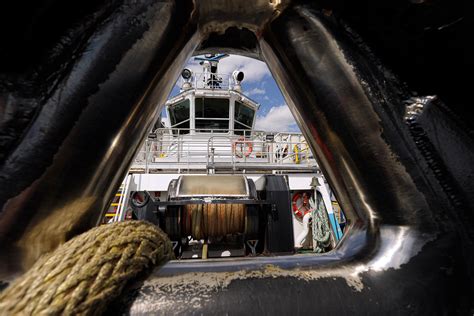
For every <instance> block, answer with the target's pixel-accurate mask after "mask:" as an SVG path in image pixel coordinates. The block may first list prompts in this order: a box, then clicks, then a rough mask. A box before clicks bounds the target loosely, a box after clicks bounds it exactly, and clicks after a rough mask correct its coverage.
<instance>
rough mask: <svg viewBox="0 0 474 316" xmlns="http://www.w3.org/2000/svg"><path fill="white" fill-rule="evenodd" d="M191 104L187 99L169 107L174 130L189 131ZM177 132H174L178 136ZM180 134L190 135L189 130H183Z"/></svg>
mask: <svg viewBox="0 0 474 316" xmlns="http://www.w3.org/2000/svg"><path fill="white" fill-rule="evenodd" d="M189 104H190V102H189V100H188V99H185V100H183V101H181V102H178V103H176V104H175V105H172V106H170V107H169V115H170V122H171V127H172V128H183V129H189V109H190V106H189ZM176 132H177V131H173V133H175V134H176ZM179 133H180V134H188V133H189V130H181V131H180V132H179Z"/></svg>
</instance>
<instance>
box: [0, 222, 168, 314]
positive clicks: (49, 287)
mask: <svg viewBox="0 0 474 316" xmlns="http://www.w3.org/2000/svg"><path fill="white" fill-rule="evenodd" d="M171 256H172V247H171V243H170V241H169V240H168V237H167V236H166V235H165V234H164V233H163V232H162V231H161V230H160V229H159V228H157V227H156V226H154V225H152V224H150V223H147V222H139V221H127V222H118V223H114V224H110V225H104V226H100V227H96V228H93V229H91V230H89V231H87V232H85V233H83V234H81V235H79V236H76V237H75V238H73V239H71V240H70V241H68V242H67V243H65V244H63V245H61V246H60V247H58V248H57V249H56V250H55V251H54V252H52V253H50V254H48V255H45V256H43V257H42V258H40V260H38V261H37V262H36V264H35V265H34V266H33V267H32V268H31V269H30V270H29V271H28V272H27V273H25V274H24V275H23V276H22V277H20V278H19V279H18V280H16V281H15V282H14V283H13V284H11V285H10V286H9V287H8V288H7V289H6V290H5V291H4V292H2V293H1V294H0V315H18V314H19V315H37V314H41V315H43V314H46V315H72V314H74V315H76V314H79V315H98V314H101V313H102V312H103V311H104V310H105V308H106V307H107V304H108V303H109V302H111V301H112V300H113V299H114V298H116V297H118V296H119V295H120V293H121V291H122V289H123V287H124V286H125V285H126V284H127V281H129V280H132V279H133V278H134V277H135V276H136V275H137V274H138V273H140V272H142V271H144V270H145V269H146V268H147V267H149V266H151V265H155V264H159V263H162V262H164V261H165V260H168V259H170V258H171Z"/></svg>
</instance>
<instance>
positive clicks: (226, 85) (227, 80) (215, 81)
mask: <svg viewBox="0 0 474 316" xmlns="http://www.w3.org/2000/svg"><path fill="white" fill-rule="evenodd" d="M193 78H194V87H195V88H198V89H231V88H232V85H233V79H232V76H230V75H229V74H220V73H210V72H204V73H194V76H193Z"/></svg>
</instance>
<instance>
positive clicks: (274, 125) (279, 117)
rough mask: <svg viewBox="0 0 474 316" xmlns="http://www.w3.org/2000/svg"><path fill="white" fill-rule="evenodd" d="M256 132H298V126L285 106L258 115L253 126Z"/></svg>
mask: <svg viewBox="0 0 474 316" xmlns="http://www.w3.org/2000/svg"><path fill="white" fill-rule="evenodd" d="M255 126H256V129H257V130H263V131H270V132H275V131H278V132H290V131H298V126H297V125H296V121H295V119H294V118H293V115H292V114H291V112H290V109H289V108H288V106H287V105H280V106H275V107H272V108H271V109H270V111H268V113H267V114H266V115H263V116H261V115H258V116H257V122H256V124H255Z"/></svg>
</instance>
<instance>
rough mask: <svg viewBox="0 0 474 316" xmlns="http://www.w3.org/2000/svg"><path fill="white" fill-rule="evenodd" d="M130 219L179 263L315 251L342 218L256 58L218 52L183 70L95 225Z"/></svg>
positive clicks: (332, 240)
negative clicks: (166, 245)
mask: <svg viewBox="0 0 474 316" xmlns="http://www.w3.org/2000/svg"><path fill="white" fill-rule="evenodd" d="M157 106H159V105H157ZM130 219H145V220H149V221H151V222H154V223H155V224H157V225H159V226H160V227H161V228H162V229H163V230H164V231H165V232H166V233H167V234H168V236H169V237H170V239H171V240H172V241H173V243H174V246H175V254H176V256H177V258H179V259H193V258H199V259H203V258H222V257H248V256H265V255H270V256H272V255H275V254H289V253H292V254H301V253H324V252H328V251H330V250H332V249H334V248H335V246H336V245H337V243H338V242H339V240H340V239H341V238H342V236H343V232H344V228H345V223H346V218H345V216H344V214H343V212H342V211H341V208H340V207H339V204H338V202H337V200H336V198H335V195H334V194H333V192H332V190H331V188H330V187H329V185H328V183H327V181H326V179H325V178H324V176H323V174H322V172H321V171H320V169H319V166H318V163H317V161H316V159H315V157H314V155H313V153H312V152H311V149H310V147H309V144H308V142H307V141H306V139H305V137H304V136H303V134H302V133H301V131H300V130H299V128H298V125H297V123H296V121H295V119H294V117H293V115H292V113H291V112H290V110H289V108H288V106H287V105H286V103H285V99H284V97H283V95H282V93H281V91H280V89H279V88H278V85H277V84H276V82H275V80H274V79H273V77H272V75H271V73H270V71H269V69H268V67H267V66H266V64H265V63H264V62H262V61H260V60H257V59H253V58H249V57H243V56H240V55H227V54H206V55H198V56H195V57H192V58H191V59H189V60H188V62H187V64H186V65H185V67H184V68H183V71H182V73H181V75H180V77H179V78H178V80H177V81H176V84H175V86H174V88H173V90H172V92H171V94H170V96H169V98H168V101H167V102H166V104H165V105H164V108H163V111H162V112H161V115H160V118H159V119H157V120H156V123H155V124H154V126H153V128H152V129H151V130H150V133H149V134H148V135H147V138H146V139H145V140H144V142H143V145H142V147H141V149H140V150H139V152H138V153H137V155H136V157H135V159H134V162H133V164H132V166H131V168H130V170H129V172H128V175H127V177H126V178H125V179H124V182H123V184H122V186H121V188H120V190H119V192H118V193H117V195H116V198H115V200H114V201H113V203H112V204H111V206H110V208H109V210H108V211H107V213H106V215H105V218H104V220H103V222H104V223H106V222H113V221H123V220H130Z"/></svg>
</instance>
